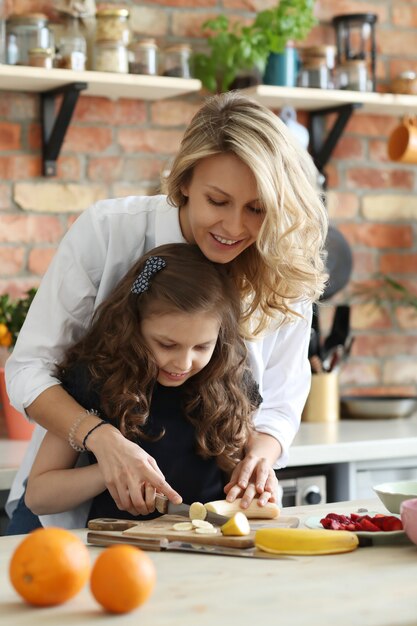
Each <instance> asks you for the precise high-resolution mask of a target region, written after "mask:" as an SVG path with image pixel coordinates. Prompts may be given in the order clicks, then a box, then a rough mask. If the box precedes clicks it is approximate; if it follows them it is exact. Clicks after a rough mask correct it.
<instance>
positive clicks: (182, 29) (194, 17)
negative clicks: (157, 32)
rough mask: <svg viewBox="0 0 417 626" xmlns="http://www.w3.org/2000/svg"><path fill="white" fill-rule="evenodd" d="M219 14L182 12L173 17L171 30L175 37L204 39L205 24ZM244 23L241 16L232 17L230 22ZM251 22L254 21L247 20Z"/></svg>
mask: <svg viewBox="0 0 417 626" xmlns="http://www.w3.org/2000/svg"><path fill="white" fill-rule="evenodd" d="M217 15H218V14H217V12H214V11H213V12H212V13H187V12H185V11H181V12H178V13H174V14H173V15H172V25H171V30H172V34H173V36H174V37H202V36H203V24H204V22H206V21H207V20H210V19H213V18H215V17H217ZM236 21H239V22H244V21H245V20H243V19H242V18H241V17H240V16H236V17H235V16H230V22H231V23H233V22H236ZM246 21H249V22H251V21H252V20H246Z"/></svg>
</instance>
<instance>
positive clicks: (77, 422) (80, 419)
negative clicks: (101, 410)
mask: <svg viewBox="0 0 417 626" xmlns="http://www.w3.org/2000/svg"><path fill="white" fill-rule="evenodd" d="M88 415H96V416H98V413H97V411H95V410H94V409H90V410H89V411H88V410H87V409H86V410H85V412H84V413H81V415H80V416H79V417H78V418H77V419H76V420H75V422H74V423H73V425H72V426H71V428H70V430H69V433H68V443H69V444H70V446H71V448H73V450H75V451H76V452H84V451H85V448H84V447H82V446H79V445H78V443H77V442H76V441H75V435H76V433H77V430H78V428H79V426H80V424H81V422H83V421H84V420H85V418H86V417H87V416H88Z"/></svg>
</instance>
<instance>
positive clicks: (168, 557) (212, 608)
mask: <svg viewBox="0 0 417 626" xmlns="http://www.w3.org/2000/svg"><path fill="white" fill-rule="evenodd" d="M378 502H379V501H375V500H374V501H369V502H367V503H366V504H367V505H368V508H369V509H372V510H375V507H377V506H378ZM363 504H364V502H363V501H361V502H350V503H338V504H337V505H335V504H332V505H318V506H310V507H308V508H307V509H306V507H299V508H294V509H284V510H283V514H288V513H291V515H293V514H294V513H296V514H300V516H301V518H303V516H305V515H306V510H307V511H308V514H309V515H311V514H312V515H320V514H321V513H322V512H323V513H324V514H325V513H326V512H329V511H330V510H332V511H334V512H345V513H349V512H353V511H354V510H356V509H357V508H358V506H363ZM376 510H381V512H384V510H383V507H381V505H379V508H377V509H376ZM76 532H77V534H79V535H80V536H81V537H82V538H83V539H85V531H76ZM21 539H22V537H21V536H18V535H17V536H14V537H1V538H0V615H1V620H0V621H1V623H2V624H7V625H8V626H26V625H27V624H31V625H33V626H38V625H39V626H40V625H41V624H42V625H43V626H45V625H46V624H47V625H51V626H55V625H56V624H63V625H65V624H71V625H74V626H91V625H93V624H98V623H99V622H100V624H110V623H111V624H112V625H113V624H114V625H116V624H117V625H118V624H125V625H126V626H129V625H130V624H132V625H135V626H137V625H138V624H140V625H141V626H196V625H197V624H198V626H215V625H217V626H230V625H231V624H238V625H239V626H253V625H254V624H263V625H266V624H282V625H283V626H351V625H352V624H353V623H355V624H359V625H360V626H393V625H395V626H411V625H412V624H416V615H417V594H416V580H417V546H415V545H413V544H404V545H391V546H389V545H379V546H372V547H366V548H358V549H357V550H355V551H354V552H349V553H345V554H338V555H327V556H300V557H287V558H284V559H278V560H265V561H264V560H255V559H246V558H236V557H224V556H211V555H199V554H197V555H196V554H182V553H172V552H167V553H155V552H149V555H150V558H151V559H152V560H153V561H154V563H155V565H156V569H157V584H156V588H155V591H154V593H153V595H152V596H151V598H150V599H149V600H148V602H147V603H146V604H145V605H144V606H143V607H142V608H140V609H139V610H137V611H134V612H132V613H129V614H127V615H124V616H120V617H117V616H109V615H105V614H104V613H103V612H102V610H101V609H100V608H99V607H98V605H97V604H96V602H95V601H94V599H93V597H92V596H91V594H90V591H89V589H88V586H86V587H85V588H84V589H83V590H82V591H81V593H80V594H78V595H77V596H76V597H75V598H73V599H72V600H70V601H69V602H67V603H66V604H64V605H61V606H58V607H52V608H47V609H42V608H33V607H30V606H28V605H26V604H24V602H23V601H22V600H20V598H19V597H18V596H17V594H16V593H15V591H14V589H13V588H12V587H11V585H10V582H9V579H8V573H7V571H8V563H9V560H10V557H11V554H12V552H13V550H14V549H15V547H16V546H17V544H18V543H19V542H20V541H21ZM101 550H102V548H97V547H89V551H90V553H91V557H92V559H93V560H94V559H95V558H96V557H97V555H98V554H99V553H100V551H101Z"/></svg>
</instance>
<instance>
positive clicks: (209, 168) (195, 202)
mask: <svg viewBox="0 0 417 626" xmlns="http://www.w3.org/2000/svg"><path fill="white" fill-rule="evenodd" d="M181 191H182V193H183V194H184V195H185V196H187V197H188V201H187V203H186V204H185V205H184V206H183V207H182V208H181V209H180V224H181V229H182V233H183V235H184V237H185V239H186V240H187V241H188V243H196V244H197V245H198V246H199V248H200V250H201V251H202V252H203V254H204V255H205V256H206V257H207V258H208V259H210V261H214V262H216V263H229V262H230V261H233V259H235V258H236V257H237V256H238V255H239V254H240V253H241V252H243V250H245V249H246V248H248V247H249V246H251V245H252V244H253V243H254V242H255V241H256V238H257V236H258V233H259V230H260V228H261V225H262V222H263V219H264V212H263V209H262V206H261V204H260V201H259V199H258V190H257V185H256V180H255V177H254V175H253V173H252V171H251V170H250V168H249V167H248V166H247V165H246V164H245V163H243V161H241V160H240V159H239V158H238V157H237V156H236V155H234V154H232V153H225V154H216V155H214V156H211V157H206V158H205V159H202V160H201V161H199V162H198V163H197V165H196V166H195V168H194V171H193V176H192V179H191V181H190V182H189V183H188V184H187V185H185V186H184V187H182V189H181Z"/></svg>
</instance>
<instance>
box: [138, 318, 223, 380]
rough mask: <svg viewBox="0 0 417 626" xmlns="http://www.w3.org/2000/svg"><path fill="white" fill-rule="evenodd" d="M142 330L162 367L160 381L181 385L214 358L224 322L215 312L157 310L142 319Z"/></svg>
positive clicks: (147, 343) (159, 375)
mask: <svg viewBox="0 0 417 626" xmlns="http://www.w3.org/2000/svg"><path fill="white" fill-rule="evenodd" d="M141 330H142V334H143V337H144V339H145V342H146V345H147V347H148V348H149V350H150V351H151V352H152V354H153V356H154V358H155V361H156V363H157V365H158V367H159V372H158V382H159V383H160V384H161V385H164V386H165V387H178V386H179V385H182V384H183V383H185V381H186V380H188V379H189V378H191V376H194V375H195V374H197V373H198V372H200V371H201V370H202V369H203V367H205V366H206V365H207V363H208V362H209V361H210V359H211V355H212V354H213V350H214V348H215V346H216V341H217V337H218V334H219V330H220V322H219V320H218V319H217V317H215V316H214V315H213V314H212V313H190V314H188V313H182V312H178V313H166V314H163V315H157V314H155V315H150V316H149V317H145V318H144V319H143V320H142V323H141Z"/></svg>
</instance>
